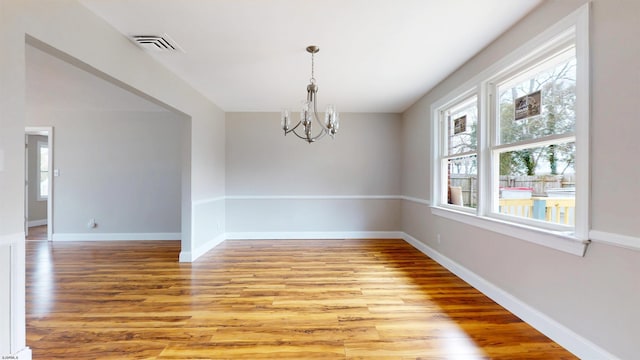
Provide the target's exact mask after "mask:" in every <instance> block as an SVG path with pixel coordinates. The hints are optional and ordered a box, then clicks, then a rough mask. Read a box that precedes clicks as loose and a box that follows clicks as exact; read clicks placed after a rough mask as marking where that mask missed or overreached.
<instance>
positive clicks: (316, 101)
mask: <svg viewBox="0 0 640 360" xmlns="http://www.w3.org/2000/svg"><path fill="white" fill-rule="evenodd" d="M313 95H314V101H313V116H314V118H315V119H316V122H317V123H318V124H320V126H321V127H322V129H323V130H324V131H329V128H328V127H326V126H325V124H324V122H322V121H320V118H319V117H318V93H317V92H314V93H313Z"/></svg>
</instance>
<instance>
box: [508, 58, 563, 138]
mask: <svg viewBox="0 0 640 360" xmlns="http://www.w3.org/2000/svg"><path fill="white" fill-rule="evenodd" d="M571 53H573V50H572V52H571ZM561 56H564V57H565V58H566V57H567V56H566V54H561V55H559V57H561ZM498 96H499V114H498V116H499V120H500V121H499V127H500V134H499V135H500V138H499V139H498V144H511V143H515V142H518V141H522V140H528V139H537V138H541V137H544V136H548V135H552V134H566V133H571V132H573V131H574V130H575V102H576V59H575V55H571V56H570V57H568V58H566V59H563V60H562V61H560V62H559V63H558V62H557V61H556V62H554V64H553V65H552V66H547V67H546V69H545V68H543V67H540V71H533V73H532V74H531V76H527V77H526V78H525V79H524V80H521V81H518V82H517V83H515V84H513V83H511V84H505V85H500V86H498Z"/></svg>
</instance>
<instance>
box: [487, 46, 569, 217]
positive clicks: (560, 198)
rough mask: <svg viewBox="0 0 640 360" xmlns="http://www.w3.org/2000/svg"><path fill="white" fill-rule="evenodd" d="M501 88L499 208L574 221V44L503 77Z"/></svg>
mask: <svg viewBox="0 0 640 360" xmlns="http://www.w3.org/2000/svg"><path fill="white" fill-rule="evenodd" d="M497 94H498V109H497V114H498V119H497V121H496V125H497V126H498V134H497V135H498V139H497V141H496V144H495V146H496V148H497V150H495V151H496V153H497V155H498V160H497V161H499V164H494V166H497V167H499V169H498V172H499V176H500V179H499V183H498V187H499V188H498V189H495V190H494V191H495V194H496V195H497V197H498V198H499V201H498V204H497V205H498V211H500V212H501V213H503V214H508V215H512V216H518V217H524V218H532V219H537V220H542V221H547V222H552V223H560V224H564V225H569V226H573V225H574V223H575V186H576V184H575V178H576V177H575V152H576V146H575V125H576V58H575V50H574V49H573V48H572V49H569V50H566V51H563V52H561V53H559V54H557V55H555V56H552V57H550V58H548V59H547V60H546V61H545V62H543V63H541V64H538V65H537V66H535V67H534V68H532V69H530V70H528V71H525V72H523V73H522V74H521V75H520V76H518V77H516V78H515V79H513V80H507V81H505V82H503V83H502V84H500V85H498V87H497Z"/></svg>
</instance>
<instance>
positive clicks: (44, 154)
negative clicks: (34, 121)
mask: <svg viewBox="0 0 640 360" xmlns="http://www.w3.org/2000/svg"><path fill="white" fill-rule="evenodd" d="M39 149H40V164H39V165H40V171H49V148H48V147H47V146H46V145H45V146H40V148H39Z"/></svg>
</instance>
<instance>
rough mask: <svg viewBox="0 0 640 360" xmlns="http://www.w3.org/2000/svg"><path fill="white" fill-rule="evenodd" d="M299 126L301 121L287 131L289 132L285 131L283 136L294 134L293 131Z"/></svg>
mask: <svg viewBox="0 0 640 360" xmlns="http://www.w3.org/2000/svg"><path fill="white" fill-rule="evenodd" d="M300 124H302V121H298V123H297V124H296V126H294V127H292V128H291V129H289V130H285V131H284V134H285V135H287V134H288V133H290V132H293V133H294V134H295V131H294V130H295V129H296V128H297V127H298V126H300Z"/></svg>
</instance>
